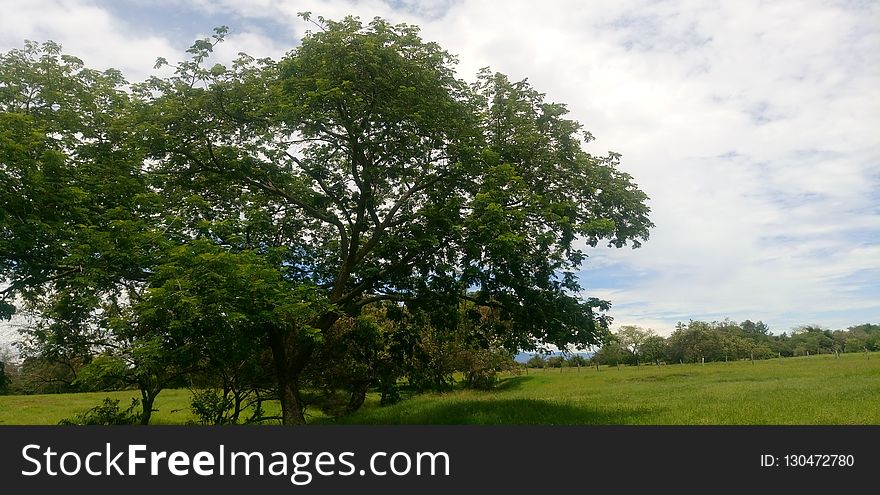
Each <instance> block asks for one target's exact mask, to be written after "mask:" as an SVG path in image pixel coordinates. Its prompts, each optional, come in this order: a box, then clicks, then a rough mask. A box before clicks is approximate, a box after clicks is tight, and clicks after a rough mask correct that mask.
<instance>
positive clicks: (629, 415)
mask: <svg viewBox="0 0 880 495" xmlns="http://www.w3.org/2000/svg"><path fill="white" fill-rule="evenodd" d="M107 396H111V397H113V398H117V399H121V400H120V405H124V404H125V403H127V401H128V400H129V398H130V397H136V396H137V392H136V391H132V392H112V393H107V392H99V393H89V394H60V395H31V396H0V424H55V423H57V422H58V421H59V420H60V419H62V418H65V417H70V416H73V415H74V414H76V413H78V412H82V411H84V410H85V409H88V408H89V407H91V406H94V405H96V404H98V403H100V401H101V399H102V398H103V397H107ZM156 407H157V409H158V412H156V413H154V415H153V423H155V424H183V423H186V422H187V421H190V420H192V419H193V417H192V414H191V413H190V411H189V391H187V390H166V391H163V392H162V394H160V396H159V398H158V399H157V402H156ZM267 412H269V413H272V411H267ZM313 421H316V422H326V421H328V420H327V419H326V418H321V417H320V416H315V417H313ZM344 422H346V423H362V424H649V425H650V424H682V425H701V424H880V354H877V353H874V354H871V355H870V356H869V357H866V355H864V354H845V355H841V357H840V358H839V359H837V358H835V357H834V356H830V355H821V356H812V357H804V358H786V359H773V360H768V361H756V362H755V363H754V364H752V363H750V362H748V361H741V362H731V363H707V364H706V365H699V364H685V365H667V366H660V367H657V366H641V367H621V368H620V369H617V368H613V367H612V368H606V367H603V368H602V369H601V370H600V371H597V370H596V369H595V368H581V369H580V371H577V370H576V369H565V370H564V371H563V372H560V371H559V370H558V369H555V370H529V374H528V375H526V374H523V375H519V376H505V377H504V378H503V379H502V381H501V383H500V384H499V385H498V387H497V389H496V390H493V391H490V392H481V391H473V390H455V391H451V392H447V393H431V394H420V395H414V396H411V397H408V398H406V399H405V400H404V401H402V402H401V403H399V404H396V405H394V406H389V407H380V406H379V405H378V398H377V397H375V396H371V397H370V398H369V399H368V401H367V403H366V404H365V406H364V407H363V408H362V409H361V410H360V411H359V412H358V413H357V414H355V415H353V416H351V417H349V418H346V419H345V421H344Z"/></svg>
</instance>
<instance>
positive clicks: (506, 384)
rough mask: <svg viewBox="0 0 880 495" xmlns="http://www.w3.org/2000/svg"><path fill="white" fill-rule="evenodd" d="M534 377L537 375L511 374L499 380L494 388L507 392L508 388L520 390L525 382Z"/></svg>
mask: <svg viewBox="0 0 880 495" xmlns="http://www.w3.org/2000/svg"><path fill="white" fill-rule="evenodd" d="M534 379H535V377H533V376H510V377H507V378H502V379H501V380H499V381H498V383H497V384H495V387H494V388H493V390H499V391H501V390H503V391H505V392H506V391H508V390H519V389H521V388H522V386H523V384H524V383H526V382H528V381H531V380H534Z"/></svg>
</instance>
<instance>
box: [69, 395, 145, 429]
mask: <svg viewBox="0 0 880 495" xmlns="http://www.w3.org/2000/svg"><path fill="white" fill-rule="evenodd" d="M140 404H141V401H139V400H138V399H131V405H130V406H128V408H126V409H125V410H122V411H120V410H119V400H117V399H111V398H109V397H107V398H105V399H104V402H103V403H102V404H101V405H99V406H95V407H93V408H91V409H89V410H88V411H86V412H84V413H82V414H77V415H76V416H74V417H73V418H65V419H62V420H61V421H59V422H58V424H60V425H105V426H106V425H135V424H139V423H140V420H141V415H140V413H136V412H134V411H135V410H136V409H138V408H139V407H140Z"/></svg>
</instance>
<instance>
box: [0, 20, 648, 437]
mask: <svg viewBox="0 0 880 495" xmlns="http://www.w3.org/2000/svg"><path fill="white" fill-rule="evenodd" d="M304 17H306V18H308V15H305V16H304ZM318 23H319V24H320V25H321V26H322V29H321V30H320V32H316V33H308V34H307V35H306V36H305V37H304V38H303V40H302V43H301V44H300V45H299V46H298V47H297V48H295V49H294V50H292V51H291V52H289V53H288V54H287V55H286V56H285V57H284V58H283V59H282V60H280V61H273V60H270V59H255V58H252V57H250V56H247V55H245V54H241V56H240V57H239V58H238V59H237V60H236V61H235V62H234V63H232V64H231V65H229V66H224V65H220V64H214V65H210V64H209V63H208V60H209V58H210V55H211V52H212V51H213V48H214V46H215V45H216V44H217V43H221V42H222V41H223V38H224V35H225V32H226V28H218V29H217V30H216V33H215V35H214V36H213V37H212V38H208V39H204V40H199V41H197V42H196V43H195V44H194V45H193V46H192V47H191V48H190V50H189V51H188V52H189V54H190V56H191V58H190V59H189V60H187V61H183V62H180V63H178V64H176V65H175V66H174V75H173V76H171V77H167V78H159V77H153V78H150V79H149V80H147V81H145V82H143V83H139V84H128V83H127V82H126V81H125V80H124V79H123V77H122V75H121V74H120V73H119V72H117V71H114V70H108V71H103V72H100V71H95V70H92V69H89V68H87V67H85V66H84V64H83V62H82V61H81V60H79V59H77V58H75V57H71V56H68V55H63V54H62V53H61V48H60V47H59V46H58V45H56V44H54V43H45V44H42V45H38V44H36V43H33V42H28V43H26V45H25V47H24V49H22V50H13V51H11V52H9V53H6V54H2V55H0V181H2V187H0V197H2V204H3V208H2V209H0V283H2V284H3V285H2V287H3V288H2V292H0V316H3V317H9V316H10V315H11V314H12V313H13V312H14V311H24V312H26V313H29V314H30V316H31V317H32V321H33V324H32V325H31V326H30V327H29V328H28V330H27V332H26V336H27V340H26V345H25V346H24V349H23V351H24V354H25V356H28V358H29V359H28V362H27V363H26V364H25V367H28V366H32V367H36V368H39V369H41V370H44V371H46V370H51V369H52V367H53V366H60V367H61V369H63V370H65V373H63V374H60V375H59V374H58V373H54V376H63V378H62V382H61V383H62V384H63V386H64V387H65V388H66V389H94V388H100V389H111V388H122V387H132V386H134V387H137V388H139V389H140V391H141V394H142V400H141V401H140V404H141V406H142V412H141V413H140V414H139V419H140V421H141V422H143V423H147V422H149V419H150V413H151V411H152V409H153V403H154V400H155V398H156V396H157V395H158V394H159V393H160V392H161V390H162V389H163V388H165V387H168V386H171V385H178V384H180V383H181V382H189V383H190V384H192V386H194V387H201V388H209V389H215V390H216V391H217V392H216V394H214V395H211V394H208V393H204V394H201V395H199V396H198V399H199V400H198V401H197V402H198V407H199V408H201V409H200V410H201V411H202V412H203V414H202V415H201V417H203V420H204V421H205V422H231V421H238V420H239V419H240V418H239V416H240V415H241V413H242V404H254V403H256V404H259V403H260V401H261V400H263V398H265V397H266V396H267V394H268V393H271V394H272V395H274V396H275V397H277V398H278V399H280V401H281V406H282V417H281V418H280V419H281V420H282V421H283V422H284V423H300V422H303V421H305V410H306V408H307V407H309V406H311V405H312V404H317V405H318V406H319V407H322V408H323V409H325V410H326V411H327V412H329V413H331V414H345V413H348V412H351V411H353V410H356V409H357V408H358V407H359V406H360V404H362V403H363V398H364V395H365V393H366V390H367V389H368V388H369V387H378V388H379V389H380V390H381V391H382V395H383V400H386V401H391V402H393V401H394V400H395V399H396V397H398V396H399V391H398V390H397V388H398V383H399V382H400V381H401V380H404V381H405V382H406V383H408V384H409V385H410V386H412V387H415V388H423V387H443V386H447V385H448V384H449V383H451V381H452V377H453V376H455V374H456V373H459V372H460V373H463V375H464V378H463V380H464V381H465V382H466V383H468V384H470V385H472V386H474V387H488V386H490V385H491V384H492V382H493V380H494V374H495V373H496V372H497V371H498V370H499V369H502V368H503V367H504V366H506V365H507V363H509V362H510V355H511V353H512V352H513V351H516V350H517V349H534V348H538V347H541V346H546V345H551V344H552V345H556V346H560V347H571V346H573V347H581V348H583V347H586V346H591V345H598V344H600V343H601V342H603V340H604V339H605V337H606V336H607V333H608V323H609V318H608V317H607V316H606V314H605V312H606V311H607V309H608V308H609V304H610V303H609V302H607V301H602V300H598V299H594V298H582V297H581V296H580V286H579V285H578V281H577V279H576V277H575V276H574V273H575V271H576V270H577V269H578V268H579V267H580V265H581V263H582V262H583V261H584V260H585V257H586V255H585V253H584V252H583V250H582V249H580V248H579V246H587V247H589V246H596V245H597V244H598V243H599V242H607V243H608V244H609V245H612V246H616V247H622V246H625V245H628V244H629V245H632V246H633V247H638V246H639V245H640V243H641V242H642V241H644V240H645V239H647V237H648V230H649V228H650V227H651V226H652V224H651V222H650V221H649V220H648V217H647V215H648V212H649V209H648V207H647V206H646V200H647V197H646V195H645V194H644V193H643V192H642V191H640V190H639V189H638V188H637V187H636V185H635V184H634V183H633V181H632V178H631V177H630V176H629V175H627V174H626V173H623V172H621V171H620V170H619V169H618V167H617V166H618V160H619V155H617V154H613V153H612V154H609V155H608V156H593V155H590V154H588V153H587V152H585V151H584V150H583V145H584V144H585V143H587V142H588V141H589V140H590V139H591V136H590V135H589V133H586V132H584V131H583V130H582V129H581V127H580V125H579V124H578V123H577V122H574V121H572V120H569V119H567V118H565V115H566V113H567V110H566V108H565V106H564V105H562V104H557V103H551V102H547V101H545V99H544V95H543V94H541V93H539V92H538V91H536V90H535V89H533V88H532V87H531V86H530V85H529V84H528V83H527V82H525V81H520V82H514V81H510V80H509V79H508V78H507V77H506V76H504V75H502V74H498V73H492V72H490V71H488V70H484V71H482V72H480V73H479V74H478V75H477V77H476V79H475V82H473V83H467V82H465V81H463V80H460V79H458V78H457V77H456V76H455V72H454V64H455V59H454V57H453V56H451V55H450V54H448V53H447V52H445V51H443V50H442V49H441V48H440V47H439V46H437V45H436V44H434V43H429V42H425V41H423V40H422V39H421V38H420V37H419V35H418V29H417V28H415V27H413V26H408V25H391V24H389V23H387V22H385V21H383V20H381V19H375V20H374V21H372V22H370V23H369V24H366V25H365V24H363V23H361V22H360V21H359V20H357V19H354V18H346V19H344V20H341V21H331V20H326V19H322V18H319V19H318ZM167 64H168V63H167V61H165V60H159V62H158V63H157V65H167ZM49 375H53V374H52V373H49ZM206 386H207V387H206ZM212 393H213V392H212ZM218 404H219V405H220V406H223V405H225V406H228V407H224V408H221V409H223V410H218V407H220V406H218ZM229 408H231V411H232V412H228V411H226V409H229Z"/></svg>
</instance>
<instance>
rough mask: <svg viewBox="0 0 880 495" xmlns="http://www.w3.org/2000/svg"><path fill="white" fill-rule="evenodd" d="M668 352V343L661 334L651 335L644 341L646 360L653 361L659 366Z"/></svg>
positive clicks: (643, 352) (642, 353) (642, 350)
mask: <svg viewBox="0 0 880 495" xmlns="http://www.w3.org/2000/svg"><path fill="white" fill-rule="evenodd" d="M667 352H668V345H667V344H666V339H664V338H663V337H661V336H660V335H649V336H648V337H646V338H645V341H644V342H642V346H641V355H642V357H643V358H644V359H645V361H653V362H654V363H655V364H656V365H657V366H660V361H661V360H663V359H665V358H666V353H667Z"/></svg>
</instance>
